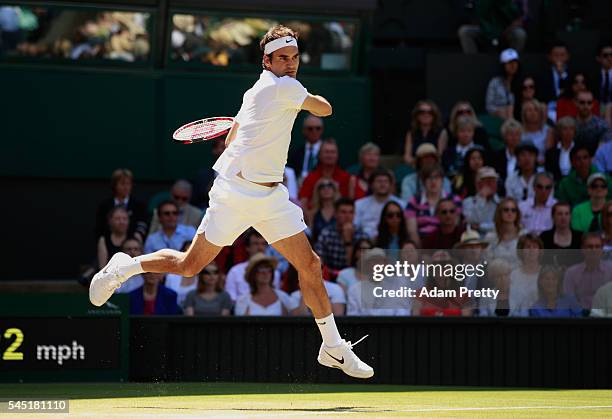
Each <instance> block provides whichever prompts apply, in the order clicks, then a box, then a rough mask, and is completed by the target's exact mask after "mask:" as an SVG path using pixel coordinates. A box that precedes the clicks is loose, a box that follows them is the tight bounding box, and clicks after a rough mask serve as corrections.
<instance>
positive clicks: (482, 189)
mask: <svg viewBox="0 0 612 419" xmlns="http://www.w3.org/2000/svg"><path fill="white" fill-rule="evenodd" d="M498 178H499V175H498V174H497V172H496V171H495V169H494V168H492V167H489V166H485V167H481V168H480V170H478V174H477V175H476V188H477V190H478V193H477V194H476V195H474V196H469V197H467V198H466V199H465V200H464V201H463V215H464V217H465V220H466V222H467V223H468V224H470V225H471V227H472V228H473V229H474V230H477V231H478V232H479V233H480V234H482V235H483V236H484V235H485V234H486V233H488V232H490V231H493V229H494V228H495V224H494V222H493V219H494V217H495V209H496V208H497V204H499V196H498V195H497V179H498Z"/></svg>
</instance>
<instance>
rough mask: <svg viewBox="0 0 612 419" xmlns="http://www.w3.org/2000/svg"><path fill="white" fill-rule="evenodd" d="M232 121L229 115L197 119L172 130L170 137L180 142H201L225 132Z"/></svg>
mask: <svg viewBox="0 0 612 419" xmlns="http://www.w3.org/2000/svg"><path fill="white" fill-rule="evenodd" d="M233 123H234V118H232V117H229V116H218V117H214V118H206V119H199V120H197V121H193V122H190V123H188V124H185V125H183V126H182V127H180V128H179V129H177V130H176V131H174V134H172V138H174V139H175V140H176V141H178V142H179V143H182V144H193V143H201V142H203V141H207V140H212V139H213V138H217V137H220V136H222V135H225V134H227V133H228V132H229V130H230V128H231V127H232V124H233Z"/></svg>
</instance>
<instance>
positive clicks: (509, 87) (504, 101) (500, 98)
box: [486, 48, 520, 120]
mask: <svg viewBox="0 0 612 419" xmlns="http://www.w3.org/2000/svg"><path fill="white" fill-rule="evenodd" d="M499 62H500V64H501V66H502V70H501V74H500V75H498V76H495V77H493V78H492V79H491V81H489V85H488V87H487V96H486V108H487V112H489V113H490V114H491V115H493V116H498V117H500V118H502V119H504V120H505V119H508V118H512V115H513V113H514V102H515V97H514V93H513V92H514V91H516V90H517V89H516V88H515V85H516V84H517V83H518V82H519V79H520V77H518V76H519V68H520V66H519V55H518V52H516V50H513V49H512V48H508V49H505V50H503V51H502V52H501V54H500V55H499Z"/></svg>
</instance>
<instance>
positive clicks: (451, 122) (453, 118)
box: [446, 100, 491, 151]
mask: <svg viewBox="0 0 612 419" xmlns="http://www.w3.org/2000/svg"><path fill="white" fill-rule="evenodd" d="M462 116H469V117H471V118H474V121H475V127H474V144H477V145H479V146H481V147H483V148H484V149H485V150H487V151H489V150H490V149H491V146H490V144H489V134H487V130H486V129H484V127H483V126H482V122H480V121H479V120H478V118H477V115H476V111H475V110H474V107H473V106H472V104H471V103H470V102H468V101H467V100H460V101H459V102H457V103H455V106H453V108H452V109H451V112H450V117H449V118H448V126H447V128H446V132H447V133H448V147H454V146H455V145H457V136H456V135H455V133H456V132H457V120H458V119H459V118H460V117H462Z"/></svg>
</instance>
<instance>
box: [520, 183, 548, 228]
mask: <svg viewBox="0 0 612 419" xmlns="http://www.w3.org/2000/svg"><path fill="white" fill-rule="evenodd" d="M533 185H534V190H535V192H534V195H533V197H531V198H527V199H525V200H523V201H521V202H520V203H519V209H520V210H521V217H522V220H523V227H524V228H525V230H527V231H528V232H530V233H535V234H540V233H541V232H542V231H544V230H549V229H551V228H552V219H551V217H550V213H551V210H552V207H553V205H555V203H556V202H557V200H556V199H555V198H554V197H553V188H554V185H555V182H554V180H553V176H552V175H551V174H550V173H546V172H542V173H538V174H537V175H536V176H535V180H534V182H533Z"/></svg>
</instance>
